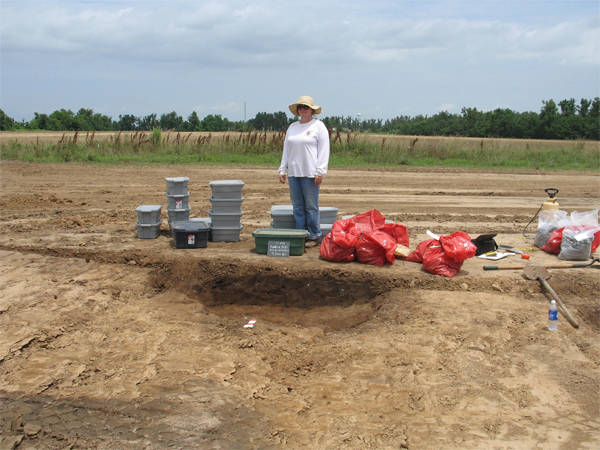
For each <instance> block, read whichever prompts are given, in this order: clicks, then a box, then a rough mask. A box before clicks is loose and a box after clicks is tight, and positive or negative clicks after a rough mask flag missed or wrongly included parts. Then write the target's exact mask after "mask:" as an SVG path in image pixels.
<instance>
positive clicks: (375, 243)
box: [356, 231, 398, 267]
mask: <svg viewBox="0 0 600 450" xmlns="http://www.w3.org/2000/svg"><path fill="white" fill-rule="evenodd" d="M397 246H398V243H397V242H396V240H395V239H394V238H393V237H391V236H390V235H389V234H387V233H384V232H383V231H373V232H371V233H366V234H363V235H362V237H361V238H360V239H359V240H358V243H357V244H356V259H357V260H358V261H359V262H361V263H364V264H372V265H374V266H379V267H381V266H383V265H384V264H385V262H386V261H388V262H390V263H392V264H393V263H394V262H395V261H396V257H395V256H394V250H395V249H396V247H397Z"/></svg>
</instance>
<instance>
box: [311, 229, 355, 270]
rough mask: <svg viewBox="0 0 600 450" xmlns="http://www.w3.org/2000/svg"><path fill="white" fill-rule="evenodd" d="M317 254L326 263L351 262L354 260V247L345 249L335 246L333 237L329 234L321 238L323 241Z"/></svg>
mask: <svg viewBox="0 0 600 450" xmlns="http://www.w3.org/2000/svg"><path fill="white" fill-rule="evenodd" d="M332 231H333V228H332ZM319 253H320V254H321V258H323V259H324V260H326V261H333V262H352V261H354V260H355V259H356V254H355V252H354V247H351V248H345V247H341V246H339V245H337V244H336V243H334V242H333V236H332V234H331V233H329V234H328V235H327V236H325V237H324V238H323V241H321V246H320V247H319Z"/></svg>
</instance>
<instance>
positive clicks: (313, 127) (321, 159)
mask: <svg viewBox="0 0 600 450" xmlns="http://www.w3.org/2000/svg"><path fill="white" fill-rule="evenodd" d="M328 166H329V132H328V131H327V127H326V126H325V125H324V124H323V122H321V121H320V120H317V119H312V120H311V121H310V122H307V123H300V122H294V123H292V124H291V125H290V126H289V128H288V130H287V132H286V134H285V141H284V143H283V155H282V157H281V166H279V175H285V174H286V173H287V175H288V176H289V177H308V178H314V177H315V176H321V177H322V176H323V175H325V174H326V173H327V168H328Z"/></svg>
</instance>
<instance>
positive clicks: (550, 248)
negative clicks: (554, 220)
mask: <svg viewBox="0 0 600 450" xmlns="http://www.w3.org/2000/svg"><path fill="white" fill-rule="evenodd" d="M564 229H565V227H562V228H559V229H558V230H554V231H553V232H552V234H551V235H550V238H549V239H548V241H547V242H546V243H545V244H544V245H542V246H541V247H540V250H544V251H545V252H548V253H552V254H553V255H558V254H559V253H560V244H561V242H562V237H563V230H564ZM594 238H595V236H594Z"/></svg>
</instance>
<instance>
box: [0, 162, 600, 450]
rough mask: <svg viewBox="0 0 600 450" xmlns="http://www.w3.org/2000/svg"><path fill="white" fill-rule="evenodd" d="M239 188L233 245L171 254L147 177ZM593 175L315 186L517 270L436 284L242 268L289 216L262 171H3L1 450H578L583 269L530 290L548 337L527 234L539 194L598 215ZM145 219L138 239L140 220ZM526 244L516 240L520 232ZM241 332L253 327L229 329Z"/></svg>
mask: <svg viewBox="0 0 600 450" xmlns="http://www.w3.org/2000/svg"><path fill="white" fill-rule="evenodd" d="M180 176H185V177H189V180H190V181H189V191H190V197H189V202H190V206H191V216H192V217H208V211H209V210H210V208H211V203H210V202H209V200H208V198H209V197H210V195H211V188H210V186H209V182H210V181H216V180H242V181H243V182H244V183H245V185H244V189H243V197H244V201H243V203H242V210H243V213H244V214H243V216H242V223H243V226H244V228H243V230H242V232H241V235H240V241H239V242H211V241H209V242H208V244H207V247H206V248H198V249H178V248H176V246H175V245H174V242H173V239H172V238H171V236H170V233H169V232H168V226H167V221H166V213H167V211H166V204H167V202H166V200H167V199H166V196H165V191H166V187H165V177H180ZM599 181H600V176H599V175H598V174H595V173H546V172H519V173H516V172H510V173H503V172H474V171H466V170H442V169H439V170H417V169H413V170H410V169H402V170H399V169H397V170H387V171H385V170H380V171H375V170H344V169H332V170H331V171H330V173H329V174H328V175H327V177H326V179H325V181H324V184H323V185H322V191H321V205H322V206H333V207H337V208H338V209H339V216H338V217H341V216H343V215H353V214H357V213H361V212H365V211H369V210H371V209H377V210H379V211H380V212H381V213H382V214H383V215H384V216H385V217H386V219H387V220H390V221H393V222H397V223H402V224H404V225H406V226H407V228H408V230H409V234H410V248H411V249H414V248H415V247H416V245H417V244H418V243H419V242H420V241H422V240H425V239H427V238H428V236H427V235H426V234H425V233H426V231H427V230H431V231H433V232H434V233H436V234H442V235H443V234H449V233H451V232H453V231H459V230H460V231H465V232H467V233H469V234H470V235H471V236H472V237H476V236H478V235H479V234H485V233H498V236H497V238H496V240H497V242H498V243H500V244H507V245H512V246H516V247H520V248H523V249H526V250H527V251H529V252H530V254H531V259H530V260H529V261H525V260H522V259H521V258H520V257H519V256H518V255H517V256H510V257H508V258H505V259H503V260H501V261H498V262H491V263H490V262H489V261H484V260H482V259H480V258H472V259H469V260H467V261H466V262H465V264H464V265H463V267H462V270H461V271H460V272H459V273H458V275H456V276H455V277H453V278H445V277H442V276H439V275H432V274H429V273H427V272H425V271H423V270H422V267H421V265H420V264H416V263H410V262H406V261H403V260H397V261H396V262H395V263H394V264H388V265H385V266H383V267H375V266H371V265H365V264H361V263H358V262H352V263H332V262H327V261H324V260H323V259H321V258H320V256H319V250H318V248H311V249H306V251H305V253H304V254H303V255H302V256H290V257H288V258H277V257H268V256H267V255H262V254H257V253H256V251H255V241H254V238H253V237H252V231H254V230H256V229H258V228H268V227H269V226H270V222H271V217H270V214H269V211H270V208H271V206H272V205H278V204H289V197H288V190H287V187H286V186H284V185H281V184H279V182H278V179H277V174H276V171H275V169H265V168H255V167H247V168H238V167H209V166H142V167H134V166H116V167H105V166H95V165H84V164H61V165H51V164H29V163H17V162H6V161H5V162H2V167H1V185H0V187H1V195H0V207H1V214H2V215H1V221H0V261H1V265H0V324H1V334H0V373H1V379H0V411H1V420H0V426H1V431H2V438H1V439H2V440H1V444H0V447H1V448H2V449H14V448H17V449H19V450H21V449H29V450H32V449H38V450H42V449H66V448H71V449H124V448H127V449H163V448H165V449H166V448H169V449H303V448H306V449H382V450H384V449H402V448H408V449H411V450H413V449H414V450H417V449H441V448H444V449H507V450H508V449H545V450H548V449H557V450H558V449H573V450H575V449H597V448H599V447H600V414H599V410H600V403H599V381H600V376H599V370H598V368H599V362H600V352H599V348H600V343H599V339H598V333H599V313H600V302H599V297H598V292H599V287H600V286H599V285H600V283H599V282H600V277H599V275H600V271H599V268H600V265H599V264H593V265H591V266H588V267H585V268H565V269H549V273H550V275H551V278H550V279H549V280H548V282H549V283H550V285H551V286H552V287H553V289H554V290H555V292H556V293H557V295H558V296H559V297H560V298H561V299H562V301H563V302H564V303H565V305H566V306H567V307H568V309H569V311H570V312H571V313H572V314H573V315H574V316H575V318H576V319H577V320H578V322H579V324H580V327H579V328H578V329H576V328H574V327H573V326H571V325H570V324H569V322H568V321H567V320H566V319H565V317H564V316H563V315H561V316H560V318H559V329H558V331H557V332H550V331H548V330H547V311H548V305H549V300H550V299H551V297H550V295H549V294H548V293H547V292H546V290H545V289H544V288H543V287H542V285H541V284H540V283H539V282H538V281H536V280H529V279H527V278H526V277H525V276H524V273H523V270H522V269H512V270H499V271H484V270H483V266H484V265H490V264H492V265H499V266H515V267H522V266H524V265H525V264H531V265H556V264H568V263H571V262H568V261H560V260H558V259H557V258H556V256H554V255H549V254H546V253H543V252H541V251H538V250H535V249H532V250H530V249H531V248H532V246H533V239H532V238H533V236H534V235H535V232H536V222H535V221H534V223H533V224H531V225H530V226H529V227H528V228H526V226H527V224H528V222H529V221H530V220H531V219H532V218H533V217H534V215H535V214H536V211H537V210H538V208H539V207H540V206H541V204H542V203H543V202H544V200H545V198H546V195H545V193H544V192H543V189H545V188H557V189H559V190H560V192H559V194H558V200H559V202H560V205H561V209H565V210H567V211H569V212H571V211H574V210H577V211H587V210H592V209H596V208H598V207H599V206H600V205H599V203H600V201H599V200H600V189H599V187H600V183H599ZM158 204H161V205H163V210H162V217H163V224H162V230H161V234H160V236H159V237H158V238H156V239H138V237H137V229H136V226H135V222H136V219H137V215H136V208H137V207H138V206H140V205H158ZM524 230H525V231H524ZM251 319H254V320H256V324H255V326H254V327H253V328H244V325H245V324H246V323H247V322H248V321H249V320H251Z"/></svg>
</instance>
